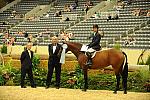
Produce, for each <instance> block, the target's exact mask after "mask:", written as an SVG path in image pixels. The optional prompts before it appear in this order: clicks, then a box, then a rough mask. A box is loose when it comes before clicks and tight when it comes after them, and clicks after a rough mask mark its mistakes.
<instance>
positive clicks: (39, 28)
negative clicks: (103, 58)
mask: <svg viewBox="0 0 150 100" xmlns="http://www.w3.org/2000/svg"><path fill="white" fill-rule="evenodd" d="M39 1H42V0H39ZM45 1H46V2H47V0H45ZM91 1H92V2H93V3H94V6H95V5H97V4H98V3H100V0H91ZM85 2H86V0H79V6H78V7H77V8H76V9H75V11H73V12H64V11H63V9H64V5H66V4H68V5H70V4H73V3H74V0H57V5H55V6H54V7H53V8H51V9H50V11H48V12H47V13H48V14H49V17H48V18H47V17H45V15H46V14H47V13H45V14H43V16H42V17H40V18H38V19H36V20H31V21H30V20H27V21H23V22H21V23H20V24H19V25H16V26H15V27H13V28H12V29H10V31H11V33H13V34H14V36H17V42H15V44H16V45H23V44H25V43H26V42H27V41H26V40H24V38H23V36H18V35H16V33H17V32H18V31H19V30H25V31H26V32H27V33H29V34H33V35H36V34H38V33H39V32H45V31H46V30H47V29H49V30H50V31H52V33H56V34H57V33H58V32H59V31H60V30H62V29H66V26H68V29H67V30H66V31H68V32H72V33H73V34H74V36H75V39H74V40H70V41H72V42H80V43H84V44H88V43H89V42H90V41H91V40H89V39H88V36H90V34H91V33H92V25H93V24H98V25H99V28H100V30H102V31H104V34H105V35H104V37H103V38H102V40H101V44H102V47H113V46H114V45H115V44H116V43H119V44H120V45H121V47H123V48H134V49H149V48H150V42H149V40H150V39H149V37H150V24H148V25H146V26H144V27H142V28H141V29H140V30H136V31H135V32H134V33H132V34H127V33H128V31H129V30H132V29H134V28H135V27H137V26H140V25H141V23H146V22H147V21H148V20H150V17H146V16H133V14H132V11H133V10H134V9H136V8H141V9H144V10H149V9H150V6H149V5H150V1H149V0H134V2H133V3H131V4H130V5H125V7H124V9H120V10H119V19H117V20H110V21H107V20H106V18H105V17H100V18H88V19H86V20H83V21H81V22H79V23H77V24H76V25H74V26H72V27H70V24H71V23H75V22H76V20H70V21H65V22H61V17H54V13H55V12H56V11H57V10H61V11H62V14H67V15H68V16H69V15H73V14H74V15H77V19H80V18H84V13H85V12H84V11H83V9H84V4H85ZM38 4H39V2H37V0H22V1H21V2H20V3H17V4H16V5H14V6H13V7H12V8H10V9H8V10H6V11H4V12H3V14H2V13H0V15H1V16H0V18H1V19H2V21H3V20H5V19H6V18H8V17H9V16H10V11H12V9H14V8H15V7H18V9H19V10H20V11H17V12H23V14H25V13H27V12H28V11H30V10H32V9H33V7H36V6H37V5H38ZM30 5H31V6H30ZM28 7H29V8H28ZM7 12H8V14H7ZM109 12H115V10H114V9H111V10H110V11H109ZM109 12H108V13H109ZM7 20H8V19H7ZM9 20H10V21H9V22H10V23H11V21H14V20H12V19H9ZM15 20H16V21H18V19H15ZM0 21H1V20H0ZM2 21H1V22H2ZM1 22H0V23H1ZM10 23H9V24H10ZM14 23H15V22H14ZM0 25H1V24H0ZM4 27H5V26H1V27H0V29H3V28H4ZM7 27H10V26H7ZM123 35H127V36H129V37H131V36H132V37H133V38H134V39H135V40H136V42H135V45H124V42H125V40H126V39H125V37H124V36H123ZM45 37H48V36H45ZM118 37H119V40H117V39H118ZM2 39H3V38H0V40H2ZM1 43H2V42H1ZM49 43H50V41H49V40H45V41H44V42H40V43H38V45H48V44H49Z"/></svg>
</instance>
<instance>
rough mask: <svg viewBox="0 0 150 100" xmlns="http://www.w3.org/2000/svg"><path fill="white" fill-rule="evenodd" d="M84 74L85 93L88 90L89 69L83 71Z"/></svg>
mask: <svg viewBox="0 0 150 100" xmlns="http://www.w3.org/2000/svg"><path fill="white" fill-rule="evenodd" d="M83 73H84V89H83V91H86V90H87V88H88V82H87V81H88V75H87V68H85V69H83Z"/></svg>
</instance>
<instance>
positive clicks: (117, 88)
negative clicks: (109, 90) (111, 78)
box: [114, 74, 120, 94]
mask: <svg viewBox="0 0 150 100" xmlns="http://www.w3.org/2000/svg"><path fill="white" fill-rule="evenodd" d="M116 79H117V84H116V89H115V91H114V93H115V94H116V93H117V91H118V90H119V85H120V74H118V75H116Z"/></svg>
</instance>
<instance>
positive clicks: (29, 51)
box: [28, 50, 31, 59]
mask: <svg viewBox="0 0 150 100" xmlns="http://www.w3.org/2000/svg"><path fill="white" fill-rule="evenodd" d="M28 53H29V56H30V59H31V51H30V50H28Z"/></svg>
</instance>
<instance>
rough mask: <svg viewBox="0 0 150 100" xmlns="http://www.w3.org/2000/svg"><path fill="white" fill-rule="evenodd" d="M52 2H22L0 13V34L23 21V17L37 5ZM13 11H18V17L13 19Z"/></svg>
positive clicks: (38, 0)
mask: <svg viewBox="0 0 150 100" xmlns="http://www.w3.org/2000/svg"><path fill="white" fill-rule="evenodd" d="M50 2H52V0H21V2H18V3H17V4H15V5H13V6H11V7H10V8H9V9H7V10H5V11H3V12H2V13H0V32H3V31H5V30H7V29H9V28H10V27H11V26H14V25H16V24H18V23H20V22H21V21H23V19H22V18H21V16H22V17H24V15H25V14H26V13H27V12H29V11H31V10H32V9H33V8H34V7H36V6H37V5H42V4H50ZM13 11H16V15H17V17H14V18H12V12H13ZM4 23H5V24H4Z"/></svg>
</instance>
